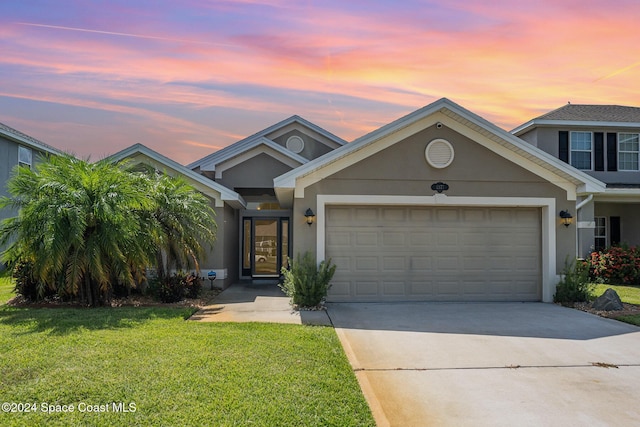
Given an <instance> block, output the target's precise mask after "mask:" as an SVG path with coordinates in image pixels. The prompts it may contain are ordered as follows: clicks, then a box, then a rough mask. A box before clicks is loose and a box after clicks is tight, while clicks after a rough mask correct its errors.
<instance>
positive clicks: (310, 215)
mask: <svg viewBox="0 0 640 427" xmlns="http://www.w3.org/2000/svg"><path fill="white" fill-rule="evenodd" d="M304 217H305V219H306V220H307V224H308V225H309V227H311V224H313V222H314V221H315V220H316V214H314V213H313V211H312V210H311V208H309V209H307V211H306V212H305V213H304Z"/></svg>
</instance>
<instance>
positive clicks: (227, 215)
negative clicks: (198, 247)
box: [200, 201, 238, 289]
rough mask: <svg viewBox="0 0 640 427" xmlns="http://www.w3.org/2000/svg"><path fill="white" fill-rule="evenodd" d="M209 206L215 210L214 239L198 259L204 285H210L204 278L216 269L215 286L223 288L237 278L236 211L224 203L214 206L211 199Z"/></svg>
mask: <svg viewBox="0 0 640 427" xmlns="http://www.w3.org/2000/svg"><path fill="white" fill-rule="evenodd" d="M211 207H212V208H214V210H215V212H216V216H215V220H216V224H217V226H218V227H217V230H216V241H215V243H214V245H213V247H212V248H209V247H206V256H205V257H204V258H203V259H202V260H200V268H201V270H202V271H201V274H202V276H204V277H205V286H209V285H210V282H209V281H208V280H206V277H207V273H208V272H209V271H210V270H217V271H218V278H217V279H216V282H215V286H217V287H221V288H223V289H224V288H227V287H228V286H229V285H231V284H232V283H234V282H236V281H237V280H238V212H237V211H236V210H235V209H233V208H231V207H230V206H229V205H226V204H225V206H224V207H217V208H216V207H214V205H213V201H212V202H211ZM221 270H226V274H227V277H226V278H223V277H222V275H221Z"/></svg>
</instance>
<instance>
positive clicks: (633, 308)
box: [573, 302, 640, 319]
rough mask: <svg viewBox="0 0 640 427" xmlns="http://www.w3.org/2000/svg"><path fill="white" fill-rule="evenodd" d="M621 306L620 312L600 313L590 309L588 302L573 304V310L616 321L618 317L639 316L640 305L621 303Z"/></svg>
mask: <svg viewBox="0 0 640 427" xmlns="http://www.w3.org/2000/svg"><path fill="white" fill-rule="evenodd" d="M622 306H623V307H624V309H623V310H620V311H601V310H594V309H593V308H591V303H590V302H577V303H574V304H573V308H575V309H577V310H581V311H586V312H587V313H591V314H595V315H598V316H601V317H606V318H609V319H616V318H618V317H620V316H629V315H635V314H640V305H634V304H627V303H625V302H623V303H622Z"/></svg>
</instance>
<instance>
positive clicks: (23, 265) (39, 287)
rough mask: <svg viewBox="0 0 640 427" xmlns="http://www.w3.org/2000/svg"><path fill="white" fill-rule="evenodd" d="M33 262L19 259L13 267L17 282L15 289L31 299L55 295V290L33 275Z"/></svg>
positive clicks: (17, 292) (36, 299) (14, 277)
mask: <svg viewBox="0 0 640 427" xmlns="http://www.w3.org/2000/svg"><path fill="white" fill-rule="evenodd" d="M32 270H33V263H32V262H29V261H19V262H17V263H15V265H14V267H13V272H12V277H13V280H14V282H15V288H14V289H13V291H14V292H15V293H16V294H18V295H21V296H22V297H23V298H25V299H27V300H29V301H39V300H42V299H43V298H46V297H49V296H53V295H55V293H54V292H52V291H51V289H49V287H47V286H45V285H44V284H42V283H41V282H38V281H37V280H35V279H34V277H33V271H32Z"/></svg>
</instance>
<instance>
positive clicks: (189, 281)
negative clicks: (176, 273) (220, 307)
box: [184, 273, 202, 299]
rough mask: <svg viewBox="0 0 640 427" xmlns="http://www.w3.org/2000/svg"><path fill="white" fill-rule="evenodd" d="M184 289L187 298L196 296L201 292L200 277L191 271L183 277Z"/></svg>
mask: <svg viewBox="0 0 640 427" xmlns="http://www.w3.org/2000/svg"><path fill="white" fill-rule="evenodd" d="M184 291H185V296H186V297H187V298H194V299H195V298H198V297H199V296H200V293H201V292H202V279H201V278H200V277H198V276H197V275H195V274H193V273H191V274H188V275H187V276H186V277H185V278H184Z"/></svg>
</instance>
